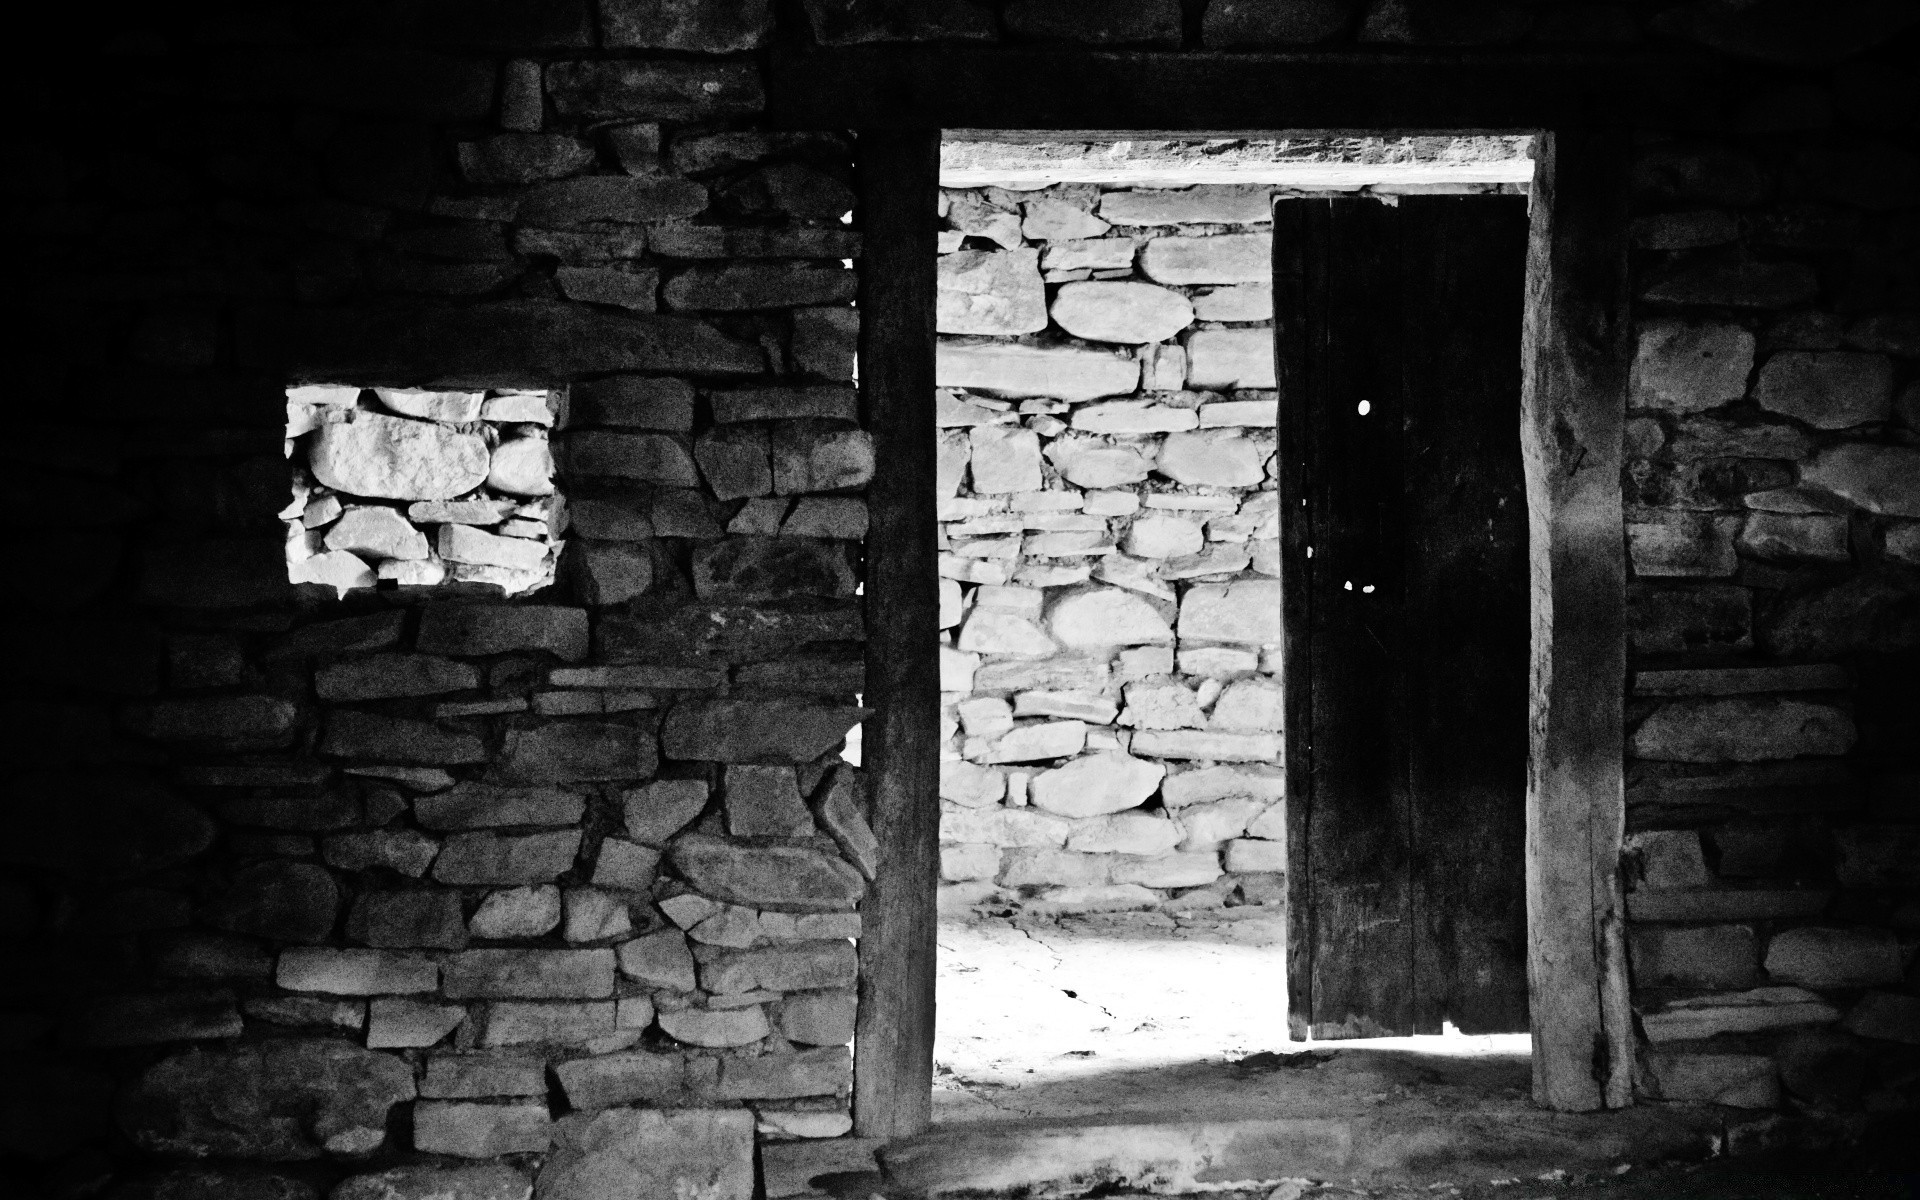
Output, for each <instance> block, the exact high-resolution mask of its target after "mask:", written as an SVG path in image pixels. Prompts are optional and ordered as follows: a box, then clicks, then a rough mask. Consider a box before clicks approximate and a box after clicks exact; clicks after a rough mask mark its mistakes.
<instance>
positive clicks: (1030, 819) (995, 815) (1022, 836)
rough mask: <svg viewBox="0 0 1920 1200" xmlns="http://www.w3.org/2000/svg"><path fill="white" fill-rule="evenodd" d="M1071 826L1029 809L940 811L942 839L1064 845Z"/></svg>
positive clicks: (1068, 823)
mask: <svg viewBox="0 0 1920 1200" xmlns="http://www.w3.org/2000/svg"><path fill="white" fill-rule="evenodd" d="M1072 831H1073V825H1072V823H1071V822H1070V821H1068V820H1067V819H1066V818H1065V817H1058V816H1055V815H1054V814H1052V813H1047V812H1038V811H1036V810H1034V809H1031V808H997V807H996V808H974V809H967V808H950V809H944V810H942V812H941V813H940V840H941V841H942V842H991V843H993V844H994V845H996V846H1064V845H1066V844H1067V835H1068V834H1069V833H1071V832H1072Z"/></svg>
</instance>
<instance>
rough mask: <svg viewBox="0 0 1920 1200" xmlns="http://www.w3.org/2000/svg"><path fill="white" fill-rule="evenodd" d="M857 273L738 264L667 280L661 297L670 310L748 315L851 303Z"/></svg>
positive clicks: (700, 268)
mask: <svg viewBox="0 0 1920 1200" xmlns="http://www.w3.org/2000/svg"><path fill="white" fill-rule="evenodd" d="M854 290H855V287H854V274H853V272H852V271H848V270H843V269H841V268H838V267H816V266H811V265H808V264H805V263H790V264H789V263H779V264H766V265H762V264H759V263H732V264H728V265H726V266H712V267H709V266H698V267H691V268H688V269H687V270H685V271H682V272H681V273H680V274H678V275H676V276H674V277H673V278H672V279H670V280H668V281H667V285H666V287H665V288H663V289H662V291H661V295H662V297H663V298H664V299H665V300H666V302H667V306H668V307H669V308H673V309H678V310H693V311H705V312H747V311H753V310H757V309H774V308H797V307H804V306H812V305H827V304H845V303H847V302H849V301H851V300H852V299H853V296H854Z"/></svg>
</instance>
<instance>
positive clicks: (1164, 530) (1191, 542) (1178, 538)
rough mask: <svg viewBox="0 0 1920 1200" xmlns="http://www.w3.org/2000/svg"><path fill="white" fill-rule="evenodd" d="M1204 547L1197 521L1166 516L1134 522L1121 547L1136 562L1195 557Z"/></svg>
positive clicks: (1154, 516)
mask: <svg viewBox="0 0 1920 1200" xmlns="http://www.w3.org/2000/svg"><path fill="white" fill-rule="evenodd" d="M1204 544H1205V538H1204V537H1203V536H1202V535H1201V532H1200V523H1199V522H1198V521H1191V520H1188V519H1187V518H1186V517H1176V516H1172V515H1170V514H1166V513H1153V514H1151V515H1149V516H1144V517H1140V518H1138V519H1137V520H1135V521H1134V523H1133V527H1132V528H1131V529H1129V530H1127V536H1126V540H1125V541H1124V542H1123V543H1122V545H1123V546H1124V547H1125V549H1126V551H1127V553H1128V554H1132V555H1135V556H1137V557H1140V558H1175V557H1177V556H1179V555H1182V554H1197V553H1199V552H1200V548H1201V546H1202V545H1204Z"/></svg>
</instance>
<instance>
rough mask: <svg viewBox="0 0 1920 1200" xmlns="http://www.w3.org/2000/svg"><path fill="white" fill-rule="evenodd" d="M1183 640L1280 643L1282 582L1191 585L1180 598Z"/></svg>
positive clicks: (1264, 580) (1254, 580)
mask: <svg viewBox="0 0 1920 1200" xmlns="http://www.w3.org/2000/svg"><path fill="white" fill-rule="evenodd" d="M1180 640H1181V642H1182V643H1185V642H1188V641H1194V642H1229V643H1232V644H1235V645H1242V646H1277V645H1279V644H1280V583H1279V581H1278V580H1274V579H1242V580H1237V581H1235V582H1233V583H1203V584H1195V585H1194V586H1192V587H1190V588H1188V589H1187V594H1186V595H1185V596H1183V597H1182V598H1181V601H1180Z"/></svg>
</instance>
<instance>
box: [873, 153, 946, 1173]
mask: <svg viewBox="0 0 1920 1200" xmlns="http://www.w3.org/2000/svg"><path fill="white" fill-rule="evenodd" d="M857 153H858V156H859V164H860V165H859V173H860V210H859V212H860V227H861V230H862V233H863V236H864V240H865V244H864V248H863V254H862V258H861V260H860V415H861V420H862V421H863V423H864V424H865V425H866V428H867V430H868V432H869V433H871V434H872V435H873V449H874V458H875V461H876V462H877V463H878V464H879V469H878V470H877V471H876V472H875V474H874V478H873V482H872V484H871V485H869V487H868V489H867V504H868V508H869V511H870V517H869V521H868V527H867V541H866V580H865V588H866V622H867V684H866V687H867V690H866V693H865V702H866V704H867V705H868V706H869V707H871V708H872V709H874V710H875V711H874V715H873V716H872V717H871V718H869V719H868V721H867V724H866V728H865V730H864V731H863V733H862V756H863V760H864V765H865V768H866V776H867V779H868V784H869V791H868V796H869V799H870V803H871V806H872V818H873V832H874V836H875V837H877V838H878V839H879V842H880V852H879V866H878V873H877V877H876V878H875V879H874V881H873V886H872V889H871V890H870V891H869V892H868V895H867V899H866V902H865V903H864V904H863V905H862V907H861V917H862V925H861V939H860V1015H859V1020H858V1023H857V1025H856V1027H855V1033H854V1051H853V1117H854V1131H855V1132H856V1133H858V1134H859V1135H860V1136H862V1137H905V1136H910V1135H912V1134H916V1133H920V1132H922V1131H923V1130H925V1129H926V1127H927V1125H928V1123H929V1122H930V1121H931V1120H932V1110H933V976H934V937H935V904H936V897H937V890H938V887H939V878H940V795H939V792H940V668H939V664H938V662H937V660H936V657H935V656H936V652H937V647H938V645H939V642H940V590H939V580H938V574H937V565H938V564H937V556H936V553H935V549H934V533H935V524H934V520H935V509H936V503H937V502H936V498H935V496H934V474H935V470H934V464H935V454H934V424H933V356H934V329H933V319H934V317H933V309H934V262H935V257H936V254H937V249H936V245H935V238H934V232H935V222H936V217H935V204H936V201H937V200H938V190H939V178H940V134H939V132H938V131H937V130H908V131H901V132H896V131H887V132H878V131H868V132H863V133H861V134H860V135H859V146H858V151H857Z"/></svg>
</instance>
